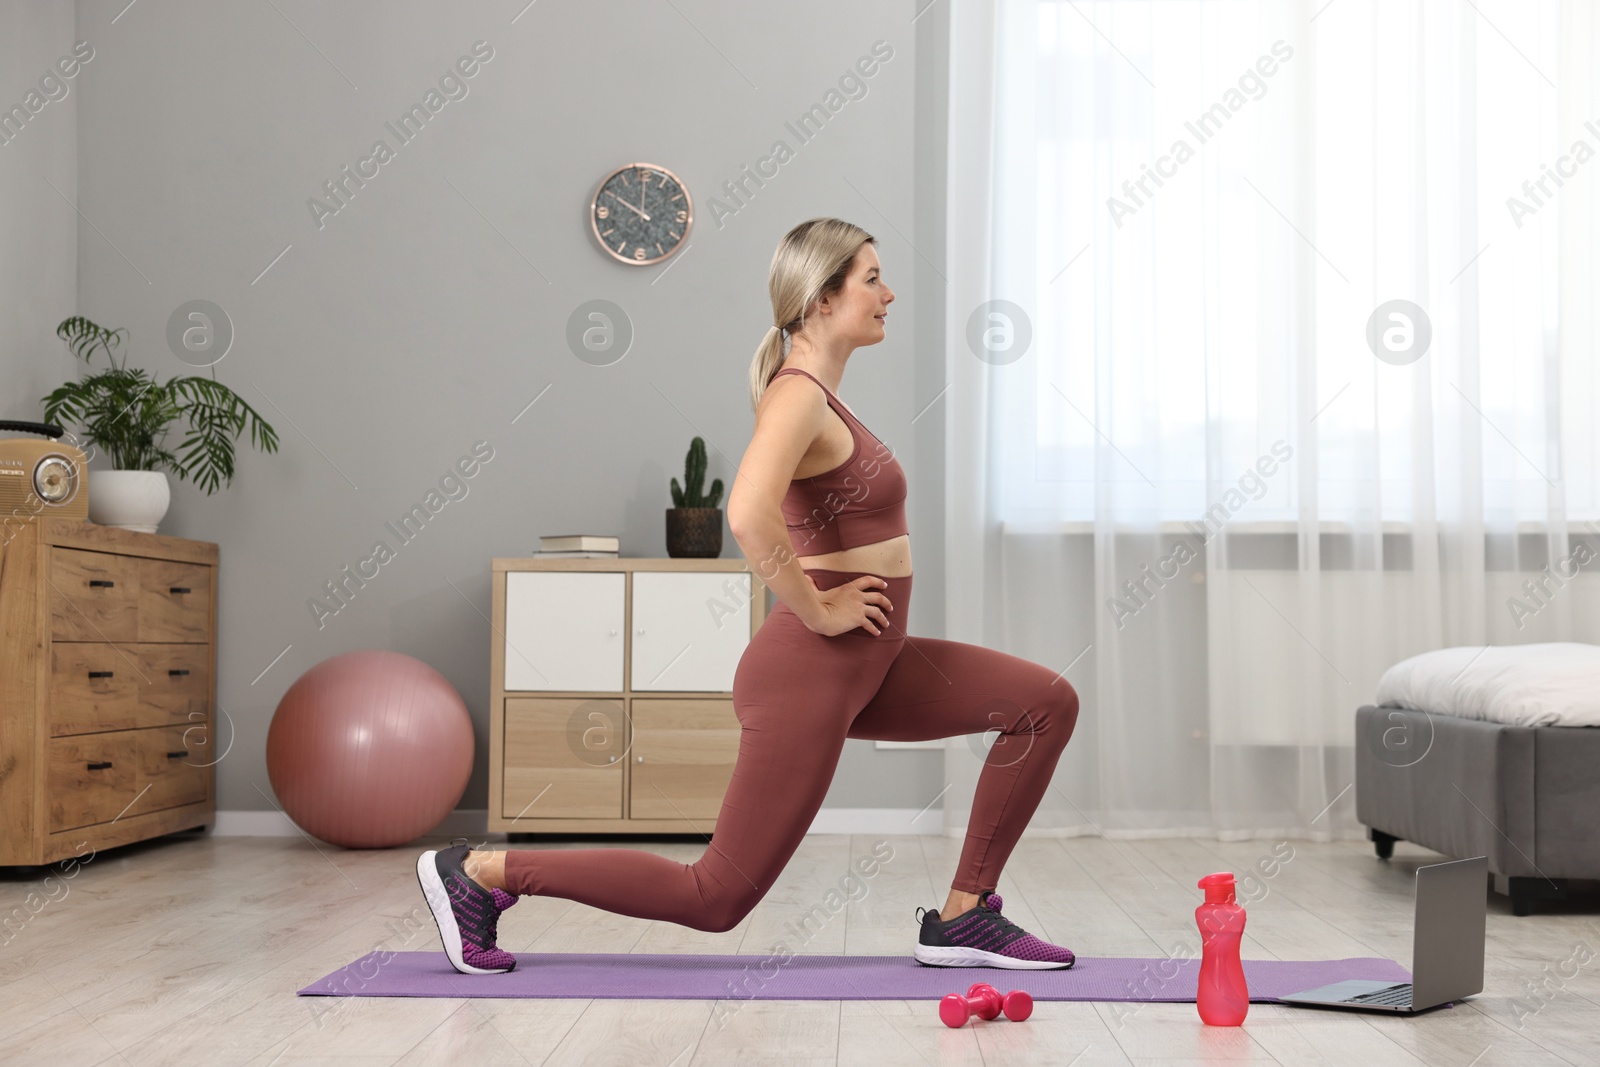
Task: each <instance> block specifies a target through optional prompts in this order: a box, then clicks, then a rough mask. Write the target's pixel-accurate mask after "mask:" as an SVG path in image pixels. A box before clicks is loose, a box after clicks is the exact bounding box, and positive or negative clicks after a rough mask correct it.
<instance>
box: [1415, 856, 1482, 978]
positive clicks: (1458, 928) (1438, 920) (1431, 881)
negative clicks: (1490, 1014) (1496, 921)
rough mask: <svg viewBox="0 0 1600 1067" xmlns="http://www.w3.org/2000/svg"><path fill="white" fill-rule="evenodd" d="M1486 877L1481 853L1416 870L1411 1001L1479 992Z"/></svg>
mask: <svg viewBox="0 0 1600 1067" xmlns="http://www.w3.org/2000/svg"><path fill="white" fill-rule="evenodd" d="M1488 875H1489V861H1488V859H1487V858H1486V857H1484V856H1474V857H1472V858H1470V859H1464V860H1452V861H1450V862H1449V863H1434V864H1429V865H1428V866H1426V867H1418V868H1417V901H1416V911H1417V917H1416V925H1415V926H1414V927H1413V933H1412V941H1411V1003H1412V1004H1413V1005H1415V1006H1417V1007H1419V1008H1420V1007H1431V1006H1433V1005H1435V1004H1442V1003H1444V1002H1445V1001H1447V1000H1459V999H1461V998H1462V997H1467V996H1471V995H1472V994H1474V993H1481V992H1483V939H1484V929H1485V923H1486V921H1487V913H1488V906H1487V903H1486V899H1487V896H1488Z"/></svg>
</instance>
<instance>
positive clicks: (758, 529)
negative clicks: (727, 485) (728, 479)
mask: <svg viewBox="0 0 1600 1067" xmlns="http://www.w3.org/2000/svg"><path fill="white" fill-rule="evenodd" d="M827 407H828V402H827V399H826V398H825V397H824V396H823V395H822V392H821V390H819V389H815V388H804V387H796V386H795V384H794V379H793V378H790V377H788V376H785V377H783V378H779V379H777V380H776V381H774V382H773V383H772V384H771V385H769V386H768V387H767V391H766V394H765V395H763V397H762V403H761V410H760V411H759V412H758V413H757V415H756V428H755V433H754V434H753V435H752V437H751V439H750V447H749V448H747V449H745V453H744V460H743V461H742V462H741V463H740V464H739V471H738V473H737V474H736V475H735V476H734V479H733V489H732V490H731V491H730V492H729V493H728V528H729V529H730V530H732V531H733V539H734V540H735V541H737V542H738V544H739V549H740V550H741V551H742V552H743V553H744V556H745V559H747V560H748V561H749V563H750V570H751V572H752V573H754V574H755V575H756V577H757V578H759V579H760V580H761V581H762V582H764V583H766V585H767V586H768V587H770V588H771V589H772V591H773V592H774V593H775V594H777V596H778V599H780V600H782V601H783V602H784V603H785V604H787V605H789V609H790V610H791V611H793V612H794V613H795V614H796V615H798V616H799V617H800V621H802V622H804V623H805V624H806V625H807V626H810V625H812V623H813V622H814V621H816V619H817V618H818V616H819V614H820V612H821V608H822V601H821V597H820V596H819V594H818V592H817V587H816V586H814V585H812V584H811V579H810V578H809V577H807V576H806V573H805V571H804V569H802V568H801V566H800V561H799V557H797V556H796V555H795V551H794V543H793V542H792V541H791V540H790V538H789V528H788V526H787V525H785V523H784V520H783V507H782V503H783V497H784V494H785V493H787V492H788V491H789V483H790V481H792V480H793V479H794V472H795V470H796V468H798V467H799V466H800V461H801V459H803V458H804V457H805V454H806V451H807V450H808V449H809V448H810V447H811V442H812V441H814V440H816V438H817V435H818V434H820V433H821V432H822V427H823V424H824V423H823V420H824V419H825V418H826V411H827Z"/></svg>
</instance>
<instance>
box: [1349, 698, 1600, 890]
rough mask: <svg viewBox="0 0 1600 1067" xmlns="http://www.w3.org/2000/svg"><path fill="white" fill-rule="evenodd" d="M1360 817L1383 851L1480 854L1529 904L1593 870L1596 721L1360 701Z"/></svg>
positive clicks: (1597, 864) (1598, 758)
mask: <svg viewBox="0 0 1600 1067" xmlns="http://www.w3.org/2000/svg"><path fill="white" fill-rule="evenodd" d="M1356 818H1357V819H1358V820H1360V821H1361V822H1362V823H1364V824H1365V825H1366V826H1368V827H1369V833H1370V835H1371V837H1372V840H1373V843H1374V844H1375V846H1376V848H1377V852H1378V855H1379V856H1380V857H1383V858H1388V856H1389V855H1390V854H1391V852H1392V851H1393V848H1394V842H1395V841H1396V840H1401V841H1411V842H1414V843H1416V844H1419V845H1421V846H1423V847H1424V848H1430V849H1433V850H1434V851H1436V852H1442V853H1444V854H1445V855H1447V856H1450V857H1451V858H1453V859H1460V858H1463V857H1467V856H1487V857H1488V858H1489V870H1490V871H1491V872H1493V874H1494V885H1495V889H1496V890H1497V891H1498V892H1501V893H1506V894H1508V895H1509V896H1510V897H1511V901H1512V910H1513V911H1514V912H1515V913H1516V914H1518V915H1527V914H1529V913H1530V912H1532V911H1533V909H1534V906H1535V901H1537V900H1538V899H1539V898H1540V897H1561V896H1564V895H1565V893H1566V879H1568V878H1585V879H1588V878H1600V728H1597V727H1592V726H1536V727H1529V726H1509V725H1506V724H1504V723H1495V722H1483V721H1480V720H1477V719H1460V718H1456V717H1454V716H1450V715H1431V714H1427V713H1425V712H1420V711H1407V710H1405V709H1402V708H1387V707H1385V708H1380V707H1372V706H1367V707H1362V708H1359V709H1357V711H1356Z"/></svg>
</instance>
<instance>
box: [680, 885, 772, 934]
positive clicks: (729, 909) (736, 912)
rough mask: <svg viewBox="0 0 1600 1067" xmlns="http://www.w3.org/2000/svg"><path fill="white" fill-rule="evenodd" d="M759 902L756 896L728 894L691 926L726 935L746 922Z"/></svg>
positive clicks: (715, 902) (701, 914)
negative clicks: (747, 916)
mask: <svg viewBox="0 0 1600 1067" xmlns="http://www.w3.org/2000/svg"><path fill="white" fill-rule="evenodd" d="M759 900H760V898H759V897H755V896H749V895H744V894H732V893H730V894H726V895H724V896H722V897H719V898H718V899H716V900H714V901H712V903H711V904H710V906H709V907H707V908H706V909H705V910H704V911H703V912H701V913H700V914H699V915H697V916H696V917H695V918H696V921H695V922H693V923H691V924H690V925H691V926H693V927H694V928H695V929H696V930H703V931H705V932H706V933H709V934H725V933H727V932H728V931H729V930H732V929H733V928H734V927H735V926H738V925H739V924H740V923H742V922H744V917H745V916H746V915H749V914H750V913H751V912H752V911H754V910H755V906H756V904H757V903H758V902H759Z"/></svg>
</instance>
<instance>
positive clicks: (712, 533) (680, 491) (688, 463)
mask: <svg viewBox="0 0 1600 1067" xmlns="http://www.w3.org/2000/svg"><path fill="white" fill-rule="evenodd" d="M705 480H706V442H705V438H703V437H696V438H695V439H694V440H693V441H691V442H690V443H689V454H688V456H687V457H685V459H684V464H683V485H682V486H679V485H678V479H676V478H674V479H672V503H673V505H674V506H673V507H670V508H668V509H667V555H669V556H673V557H692V558H701V559H706V558H715V557H717V556H720V555H721V554H722V509H721V508H720V507H718V506H717V505H718V503H719V502H720V501H721V500H722V479H721V478H717V479H715V480H713V481H712V483H711V491H710V492H706V493H702V492H701V487H702V486H703V485H705Z"/></svg>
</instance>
